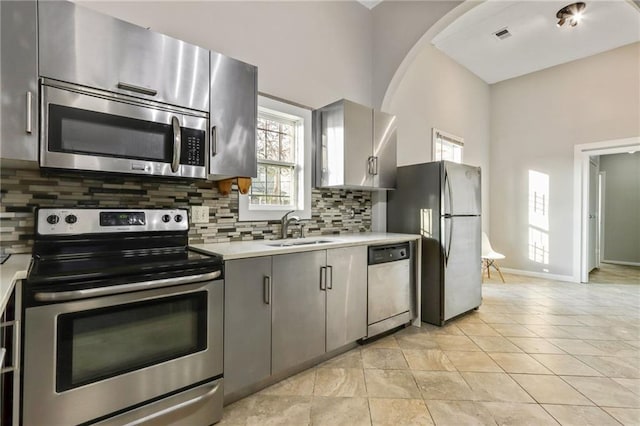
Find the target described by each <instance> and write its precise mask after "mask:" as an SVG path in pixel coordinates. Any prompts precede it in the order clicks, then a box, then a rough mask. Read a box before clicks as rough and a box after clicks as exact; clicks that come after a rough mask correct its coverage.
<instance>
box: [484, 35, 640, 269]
mask: <svg viewBox="0 0 640 426" xmlns="http://www.w3.org/2000/svg"><path fill="white" fill-rule="evenodd" d="M639 95H640V43H635V44H632V45H628V46H624V47H621V48H618V49H615V50H612V51H609V52H604V53H601V54H598V55H595V56H591V57H589V58H585V59H581V60H577V61H574V62H570V63H567V64H563V65H559V66H556V67H553V68H549V69H546V70H542V71H539V72H535V73H532V74H529V75H525V76H522V77H518V78H514V79H511V80H507V81H503V82H500V83H497V84H494V85H492V86H491V160H490V161H491V167H492V169H491V185H490V189H491V212H492V215H491V233H490V238H491V243H492V245H493V247H494V248H495V249H496V250H497V251H499V252H501V253H504V254H505V255H506V256H507V258H506V260H505V261H504V262H502V264H503V265H504V266H507V267H510V268H514V269H521V270H527V271H533V272H549V273H551V274H557V275H565V276H571V275H574V271H573V264H572V262H573V238H576V236H575V235H573V219H574V212H573V204H572V203H573V158H574V157H573V156H574V152H573V149H574V145H576V144H585V143H592V142H599V141H606V140H612V139H621V138H625V137H633V136H638V135H640V96H639ZM530 170H531V171H535V172H540V173H543V174H546V175H548V177H549V198H548V214H549V216H548V217H549V224H548V230H547V232H548V235H549V247H548V250H549V262H548V264H544V263H538V262H535V261H533V260H530V259H529V247H528V242H529V228H530V224H529V194H528V189H529V187H528V176H529V171H530ZM576 272H577V271H576Z"/></svg>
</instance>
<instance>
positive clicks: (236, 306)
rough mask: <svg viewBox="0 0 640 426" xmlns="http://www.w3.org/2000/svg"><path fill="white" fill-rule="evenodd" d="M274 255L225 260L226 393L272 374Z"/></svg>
mask: <svg viewBox="0 0 640 426" xmlns="http://www.w3.org/2000/svg"><path fill="white" fill-rule="evenodd" d="M270 287H271V257H255V258H249V259H239V260H230V261H227V262H226V263H225V298H224V299H225V300H224V319H225V321H224V393H225V395H229V394H231V393H233V392H235V391H238V390H240V389H243V388H245V387H247V386H250V385H252V384H254V383H257V382H259V381H261V380H263V379H266V378H267V377H269V375H270V374H271V306H272V305H271V288H270Z"/></svg>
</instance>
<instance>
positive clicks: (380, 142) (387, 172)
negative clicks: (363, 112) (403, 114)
mask: <svg viewBox="0 0 640 426" xmlns="http://www.w3.org/2000/svg"><path fill="white" fill-rule="evenodd" d="M396 143H397V123H396V117H395V115H391V114H387V113H384V112H380V111H374V112H373V155H374V167H373V169H374V176H373V186H374V187H376V188H381V189H393V188H395V187H396V168H397V164H396V163H397V160H396Z"/></svg>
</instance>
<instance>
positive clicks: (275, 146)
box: [265, 132, 280, 161]
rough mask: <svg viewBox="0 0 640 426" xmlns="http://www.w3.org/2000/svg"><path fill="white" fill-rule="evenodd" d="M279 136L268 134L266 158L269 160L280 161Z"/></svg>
mask: <svg viewBox="0 0 640 426" xmlns="http://www.w3.org/2000/svg"><path fill="white" fill-rule="evenodd" d="M278 139H279V134H278V133H273V132H267V153H266V156H265V158H266V159H267V160H276V161H277V160H279V159H280V141H279V140H278Z"/></svg>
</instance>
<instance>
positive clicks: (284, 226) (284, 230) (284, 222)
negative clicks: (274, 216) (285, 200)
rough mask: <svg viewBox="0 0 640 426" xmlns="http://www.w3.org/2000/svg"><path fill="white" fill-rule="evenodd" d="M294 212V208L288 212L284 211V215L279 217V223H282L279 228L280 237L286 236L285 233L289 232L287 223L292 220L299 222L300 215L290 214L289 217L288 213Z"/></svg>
mask: <svg viewBox="0 0 640 426" xmlns="http://www.w3.org/2000/svg"><path fill="white" fill-rule="evenodd" d="M293 212H295V210H291V211H289V212H286V213H285V214H284V216H282V219H280V224H281V225H282V228H281V232H280V238H283V239H284V238H287V234H288V233H289V225H290V224H291V222H294V223H296V224H298V223H299V222H300V217H299V216H291V217H289V215H290V214H291V213H293Z"/></svg>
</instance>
